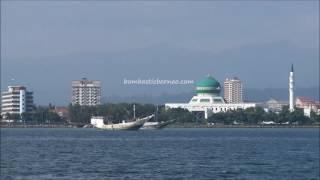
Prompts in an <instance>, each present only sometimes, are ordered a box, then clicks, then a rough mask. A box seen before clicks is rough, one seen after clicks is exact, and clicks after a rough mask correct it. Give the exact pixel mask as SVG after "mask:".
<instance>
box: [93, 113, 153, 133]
mask: <svg viewBox="0 0 320 180" xmlns="http://www.w3.org/2000/svg"><path fill="white" fill-rule="evenodd" d="M153 116H154V115H150V116H147V117H144V118H138V119H135V120H134V121H130V122H127V121H122V122H121V123H117V124H104V118H103V117H101V116H93V117H92V118H91V124H92V125H93V126H94V127H96V128H99V129H104V130H138V129H140V128H141V127H142V126H143V124H144V123H146V122H147V121H149V120H150V119H151V118H153Z"/></svg>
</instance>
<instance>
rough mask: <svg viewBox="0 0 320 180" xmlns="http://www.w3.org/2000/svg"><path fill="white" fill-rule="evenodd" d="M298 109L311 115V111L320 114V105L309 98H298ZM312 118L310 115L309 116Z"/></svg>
mask: <svg viewBox="0 0 320 180" xmlns="http://www.w3.org/2000/svg"><path fill="white" fill-rule="evenodd" d="M296 107H298V108H302V109H304V111H305V114H306V112H308V113H307V114H308V115H309V114H310V112H311V111H314V112H316V113H320V103H319V102H318V101H315V100H313V99H311V98H309V97H297V98H296ZM309 116H310V115H309Z"/></svg>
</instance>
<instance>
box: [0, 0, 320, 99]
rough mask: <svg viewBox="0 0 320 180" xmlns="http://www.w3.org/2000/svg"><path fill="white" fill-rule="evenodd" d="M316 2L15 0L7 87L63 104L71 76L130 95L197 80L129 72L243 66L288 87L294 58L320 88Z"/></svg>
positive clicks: (5, 25) (303, 81) (262, 84)
mask: <svg viewBox="0 0 320 180" xmlns="http://www.w3.org/2000/svg"><path fill="white" fill-rule="evenodd" d="M315 4H316V2H279V3H276V4H274V3H272V2H263V3H257V2H250V3H249V2H246V3H228V2H218V3H215V2H201V3H192V2H181V3H178V2H174V3H168V2H150V3H149V2H132V3H116V2H93V3H89V4H88V3H87V2H81V3H73V2H63V3H62V2H61V3H60V2H46V3H41V2H14V3H10V2H7V1H6V2H3V3H2V7H3V9H4V11H3V12H2V13H3V15H2V17H1V18H2V59H1V60H2V76H1V83H2V88H1V90H2V91H4V90H6V87H7V86H9V85H12V84H22V85H25V86H27V87H29V88H30V90H32V91H34V92H35V94H37V97H40V98H39V99H35V101H36V102H37V104H47V103H49V102H51V103H53V104H61V105H62V104H67V103H68V102H69V100H70V99H69V97H70V93H71V90H70V82H71V81H72V80H77V79H81V78H83V77H87V78H89V79H97V80H100V81H101V82H102V89H103V92H102V93H103V94H102V95H103V97H112V96H121V97H130V96H157V95H161V94H165V93H166V94H172V95H174V94H184V93H192V92H193V88H194V85H193V84H188V85H174V86H172V85H159V86H138V85H137V86H128V85H124V84H123V79H138V78H141V79H149V78H159V79H168V80H175V79H178V80H181V79H187V80H194V81H195V82H196V81H197V80H199V79H201V78H202V77H203V76H205V75H207V74H211V75H212V76H214V77H215V78H216V79H217V80H219V81H220V82H222V81H224V79H225V78H227V77H233V76H237V77H239V78H241V79H242V80H243V83H244V87H245V88H244V90H246V89H248V88H255V89H264V88H284V89H286V87H287V70H288V66H290V64H291V63H293V64H295V67H296V72H297V74H298V76H297V77H296V86H297V88H300V87H301V88H318V86H319V84H318V78H317V77H318V75H319V70H318V65H317V64H318V59H319V55H318V48H319V38H318V31H319V29H318V27H319V26H318V22H319V21H318V20H319V18H318V13H317V12H318V6H316V5H315ZM265 7H268V9H269V10H268V11H265ZM230 9H232V11H233V12H234V13H235V15H236V16H234V15H232V16H231V15H230V14H229V13H226V12H229V10H230ZM56 12H59V14H56ZM71 12H72V13H71ZM163 12H167V13H166V14H163ZM190 12H193V13H190ZM86 14H90V16H87V15H86ZM275 16H276V17H277V18H275ZM239 22H241V23H239ZM80 24H81V26H80ZM31 37H32V38H31ZM30 72H32V73H30ZM44 84H45V86H44ZM57 87H59V88H57ZM48 93H50V97H49V96H46V95H47V94H48ZM314 96H316V95H314Z"/></svg>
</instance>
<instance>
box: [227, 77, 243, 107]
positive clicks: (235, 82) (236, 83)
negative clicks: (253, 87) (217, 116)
mask: <svg viewBox="0 0 320 180" xmlns="http://www.w3.org/2000/svg"><path fill="white" fill-rule="evenodd" d="M223 90H224V99H225V100H226V101H227V103H242V102H243V89H242V82H241V80H240V79H239V78H237V77H234V78H230V79H229V78H227V79H226V80H225V81H224V87H223Z"/></svg>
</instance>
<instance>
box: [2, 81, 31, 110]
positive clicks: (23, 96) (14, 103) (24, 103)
mask: <svg viewBox="0 0 320 180" xmlns="http://www.w3.org/2000/svg"><path fill="white" fill-rule="evenodd" d="M33 108H34V104H33V92H29V91H27V88H26V87H24V86H8V91H5V92H2V98H1V115H3V116H5V115H6V114H7V113H9V114H20V115H21V114H22V113H28V112H32V111H33Z"/></svg>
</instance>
